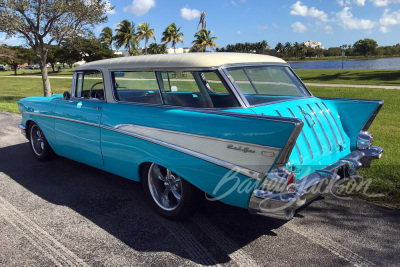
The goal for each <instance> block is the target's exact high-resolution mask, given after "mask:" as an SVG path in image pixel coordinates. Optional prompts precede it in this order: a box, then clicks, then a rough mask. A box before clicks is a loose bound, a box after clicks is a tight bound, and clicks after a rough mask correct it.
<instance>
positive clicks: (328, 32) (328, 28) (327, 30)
mask: <svg viewBox="0 0 400 267" xmlns="http://www.w3.org/2000/svg"><path fill="white" fill-rule="evenodd" d="M324 31H325V33H326V34H332V33H333V28H332V26H329V25H327V26H325V27H324Z"/></svg>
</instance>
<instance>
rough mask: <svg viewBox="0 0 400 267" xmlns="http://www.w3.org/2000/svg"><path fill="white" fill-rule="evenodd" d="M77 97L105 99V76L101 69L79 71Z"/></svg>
mask: <svg viewBox="0 0 400 267" xmlns="http://www.w3.org/2000/svg"><path fill="white" fill-rule="evenodd" d="M75 97H77V98H85V99H97V100H104V88H103V76H102V74H101V72H100V71H97V70H96V71H84V72H78V73H77V79H76V90H75Z"/></svg>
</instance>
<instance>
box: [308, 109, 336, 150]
mask: <svg viewBox="0 0 400 267" xmlns="http://www.w3.org/2000/svg"><path fill="white" fill-rule="evenodd" d="M307 106H308V108H309V109H310V110H311V113H312V114H314V116H315V118H317V121H318V124H319V126H321V129H322V132H323V133H324V135H325V138H326V141H328V145H329V151H332V146H331V142H329V139H328V135H327V134H326V132H325V129H324V127H322V123H321V122H320V120H319V118H318V116H317V114H316V113H315V112H314V110H313V109H312V107H311V106H310V104H307Z"/></svg>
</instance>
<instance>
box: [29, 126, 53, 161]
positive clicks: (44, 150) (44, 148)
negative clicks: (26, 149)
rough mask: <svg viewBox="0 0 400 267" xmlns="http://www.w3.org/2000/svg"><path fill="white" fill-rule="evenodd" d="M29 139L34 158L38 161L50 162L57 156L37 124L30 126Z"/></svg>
mask: <svg viewBox="0 0 400 267" xmlns="http://www.w3.org/2000/svg"><path fill="white" fill-rule="evenodd" d="M28 139H29V146H30V148H31V151H32V153H33V156H34V157H35V158H36V159H37V160H39V161H48V160H51V159H54V157H55V155H56V154H55V153H54V151H53V149H52V148H51V146H50V145H49V143H48V142H47V139H46V137H45V136H44V134H43V132H42V130H41V129H40V127H39V126H38V125H37V124H36V123H35V122H31V123H30V124H29V128H28Z"/></svg>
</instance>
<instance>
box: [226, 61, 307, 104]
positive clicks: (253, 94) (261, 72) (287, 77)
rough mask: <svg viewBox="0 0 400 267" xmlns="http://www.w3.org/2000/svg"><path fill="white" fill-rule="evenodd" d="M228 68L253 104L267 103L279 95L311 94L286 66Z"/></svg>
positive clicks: (291, 96) (293, 96)
mask: <svg viewBox="0 0 400 267" xmlns="http://www.w3.org/2000/svg"><path fill="white" fill-rule="evenodd" d="M228 70H229V73H230V75H231V76H232V78H233V79H234V80H235V82H236V84H237V86H238V87H239V88H240V90H241V91H242V93H243V94H244V95H245V97H246V99H247V101H248V102H249V103H250V104H251V105H256V104H262V103H267V102H270V101H271V100H272V99H274V100H275V99H277V97H290V98H296V97H304V96H309V93H308V91H307V89H306V88H305V87H304V86H303V85H302V83H301V82H300V81H299V80H298V78H297V77H296V76H295V75H294V73H293V72H292V71H291V70H290V68H289V67H286V66H260V67H240V68H230V69H228Z"/></svg>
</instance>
